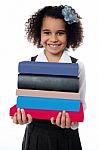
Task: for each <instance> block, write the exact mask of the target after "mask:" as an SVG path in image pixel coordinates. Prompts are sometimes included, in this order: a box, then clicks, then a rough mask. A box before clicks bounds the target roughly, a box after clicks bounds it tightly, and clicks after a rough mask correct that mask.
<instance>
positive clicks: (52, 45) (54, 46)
mask: <svg viewBox="0 0 99 150" xmlns="http://www.w3.org/2000/svg"><path fill="white" fill-rule="evenodd" d="M50 46H51V47H57V46H58V45H52V44H50Z"/></svg>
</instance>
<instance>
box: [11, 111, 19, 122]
mask: <svg viewBox="0 0 99 150" xmlns="http://www.w3.org/2000/svg"><path fill="white" fill-rule="evenodd" d="M12 119H13V123H15V124H18V121H17V113H15V114H14V116H13V117H12Z"/></svg>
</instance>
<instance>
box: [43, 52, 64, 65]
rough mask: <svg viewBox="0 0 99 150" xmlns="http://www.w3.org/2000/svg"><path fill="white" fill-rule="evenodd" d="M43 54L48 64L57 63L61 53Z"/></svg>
mask: <svg viewBox="0 0 99 150" xmlns="http://www.w3.org/2000/svg"><path fill="white" fill-rule="evenodd" d="M44 54H45V56H46V58H47V60H48V62H59V60H60V58H61V56H62V54H63V52H61V53H59V54H50V53H48V52H46V51H45V50H44Z"/></svg>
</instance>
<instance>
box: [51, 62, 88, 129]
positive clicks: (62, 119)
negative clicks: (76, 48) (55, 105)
mask: <svg viewBox="0 0 99 150" xmlns="http://www.w3.org/2000/svg"><path fill="white" fill-rule="evenodd" d="M78 64H79V92H80V98H81V102H82V104H83V107H84V109H85V108H86V103H85V92H86V79H85V68H84V65H83V64H82V63H81V62H80V61H78ZM51 123H52V124H56V125H58V126H59V127H61V128H70V127H71V128H72V129H76V128H77V127H78V123H77V122H71V120H70V118H69V115H68V113H66V112H65V111H63V112H62V113H59V114H58V116H57V118H56V120H55V118H54V117H52V118H51Z"/></svg>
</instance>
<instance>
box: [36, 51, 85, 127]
mask: <svg viewBox="0 0 99 150" xmlns="http://www.w3.org/2000/svg"><path fill="white" fill-rule="evenodd" d="M35 61H39V62H48V60H47V58H46V56H45V54H44V51H42V52H41V53H40V54H38V56H37V58H36V60H35ZM61 62H63V63H72V61H71V58H70V56H69V55H68V53H67V52H66V51H64V52H63V54H62V56H61V58H60V60H59V63H61ZM76 63H78V65H79V71H78V72H79V93H80V98H81V101H82V104H83V108H84V110H85V109H86V103H85V92H86V79H85V68H84V64H83V63H82V62H80V61H79V60H77V62H76ZM71 128H72V129H74V130H75V129H77V128H78V123H76V124H75V125H73V126H71Z"/></svg>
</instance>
